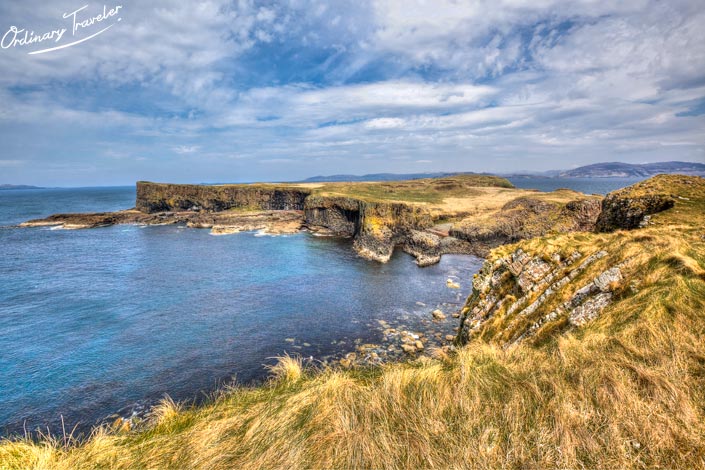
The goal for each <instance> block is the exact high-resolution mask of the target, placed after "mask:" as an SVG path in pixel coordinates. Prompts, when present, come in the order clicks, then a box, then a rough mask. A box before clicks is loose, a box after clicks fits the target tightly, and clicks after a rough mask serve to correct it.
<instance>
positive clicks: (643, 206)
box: [595, 186, 675, 232]
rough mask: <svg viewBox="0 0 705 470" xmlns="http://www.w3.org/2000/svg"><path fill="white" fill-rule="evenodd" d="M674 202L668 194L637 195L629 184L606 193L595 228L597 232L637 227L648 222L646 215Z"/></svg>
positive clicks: (666, 207)
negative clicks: (627, 186)
mask: <svg viewBox="0 0 705 470" xmlns="http://www.w3.org/2000/svg"><path fill="white" fill-rule="evenodd" d="M674 204H675V201H674V200H673V198H672V197H670V196H669V195H666V194H645V195H638V193H636V194H635V190H634V187H632V186H630V187H629V188H624V189H621V190H619V191H614V192H612V193H610V194H608V195H607V197H606V198H605V199H604V200H603V201H602V212H601V213H600V217H599V218H598V219H597V223H596V226H595V228H596V230H597V231H598V232H612V231H614V230H619V229H627V230H630V229H634V228H638V227H639V226H643V225H644V224H645V223H646V222H648V218H647V217H649V216H651V215H652V214H656V213H658V212H662V211H664V210H666V209H670V208H671V207H673V205H674Z"/></svg>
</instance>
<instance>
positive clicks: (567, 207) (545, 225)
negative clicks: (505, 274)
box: [450, 197, 601, 256]
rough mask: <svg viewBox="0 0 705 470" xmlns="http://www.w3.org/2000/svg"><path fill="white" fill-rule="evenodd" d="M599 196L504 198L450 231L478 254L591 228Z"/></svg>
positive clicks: (597, 212) (596, 214)
mask: <svg viewBox="0 0 705 470" xmlns="http://www.w3.org/2000/svg"><path fill="white" fill-rule="evenodd" d="M600 210H601V209H600V199H599V198H585V199H575V200H572V201H569V202H567V203H564V204H559V203H556V202H551V201H545V200H542V199H539V198H533V197H521V198H517V199H515V200H513V201H510V202H508V203H507V204H505V205H504V207H502V209H501V210H500V211H499V212H498V213H496V214H492V215H491V216H489V217H485V218H472V219H468V220H467V221H463V222H461V223H459V224H456V225H455V226H454V227H453V228H452V229H451V230H450V235H451V236H453V237H455V238H457V239H460V240H465V241H467V242H469V243H470V244H471V245H472V246H473V251H474V253H475V254H477V255H478V256H487V254H488V253H489V251H490V250H491V249H492V248H495V247H498V246H501V245H506V244H507V243H514V242H517V241H519V240H525V239H527V238H534V237H539V236H543V235H546V234H547V233H549V232H576V231H591V230H593V229H594V227H595V222H596V221H597V218H598V216H599V214H600Z"/></svg>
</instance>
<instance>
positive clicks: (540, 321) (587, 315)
mask: <svg viewBox="0 0 705 470" xmlns="http://www.w3.org/2000/svg"><path fill="white" fill-rule="evenodd" d="M606 256H607V252H606V251H597V252H594V253H591V254H583V253H580V252H579V251H573V252H572V253H571V254H570V255H568V256H565V257H562V256H561V255H560V254H559V253H554V254H552V255H551V256H550V257H547V256H546V255H545V254H543V253H541V254H540V253H535V254H529V253H526V252H525V251H524V250H523V249H522V248H517V249H516V250H515V251H513V252H512V253H510V254H509V255H506V256H503V257H500V258H498V259H495V260H494V261H492V262H486V263H485V265H484V266H483V267H482V269H481V270H480V273H479V274H478V275H477V276H476V277H475V279H474V281H473V292H472V294H471V296H470V297H469V298H468V300H467V302H466V304H465V306H464V308H463V309H462V311H461V314H462V316H461V324H460V332H459V333H458V340H459V342H461V343H465V342H467V341H469V340H471V339H472V338H475V337H478V336H482V335H483V334H484V333H485V332H488V331H490V330H491V331H502V332H503V334H502V335H501V340H500V342H501V343H502V344H503V345H505V346H510V345H512V344H515V343H517V342H519V341H522V340H525V339H528V338H532V337H534V336H536V335H540V334H541V333H542V332H545V331H553V330H555V329H559V328H565V327H567V326H571V325H572V326H581V325H583V324H584V323H586V322H588V321H590V320H593V319H594V318H596V317H597V316H598V315H599V314H600V312H601V311H602V310H603V309H604V308H605V307H606V306H607V305H609V304H610V302H611V300H612V297H613V295H614V292H615V290H618V289H619V288H621V286H622V281H623V279H624V277H623V273H622V270H623V269H624V264H623V263H622V264H619V265H615V266H609V265H605V263H601V262H600V261H601V260H602V259H603V258H605V257H606ZM563 299H568V300H563Z"/></svg>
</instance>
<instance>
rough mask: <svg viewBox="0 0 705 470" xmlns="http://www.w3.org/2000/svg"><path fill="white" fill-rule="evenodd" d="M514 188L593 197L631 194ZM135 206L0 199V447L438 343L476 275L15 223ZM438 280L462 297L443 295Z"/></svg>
mask: <svg viewBox="0 0 705 470" xmlns="http://www.w3.org/2000/svg"><path fill="white" fill-rule="evenodd" d="M513 182H514V183H515V184H516V185H517V186H520V187H532V188H536V189H542V190H547V189H554V186H556V185H557V186H556V187H571V186H572V187H573V188H574V189H578V190H580V191H584V192H600V193H604V192H607V191H610V190H613V189H616V188H617V187H621V186H625V185H628V184H631V182H625V181H621V180H620V181H615V180H593V181H592V183H590V181H585V180H573V179H569V180H561V181H557V180H551V181H548V180H546V181H544V180H539V179H517V180H514V179H513ZM632 182H633V181H632ZM610 183H611V184H612V186H610ZM619 185H621V186H619ZM606 188H607V189H606ZM134 197H135V194H134V187H115V188H73V189H37V190H4V191H0V246H2V257H1V258H0V279H1V280H2V282H1V283H0V332H1V334H0V390H1V391H2V393H0V436H8V435H16V434H21V433H23V432H24V430H25V429H27V430H34V429H37V428H41V429H43V430H45V431H46V429H47V427H48V429H49V430H50V431H51V432H54V433H60V432H61V422H62V420H63V422H64V426H65V427H66V428H67V429H73V428H74V427H76V429H77V430H78V431H79V432H80V431H87V430H89V429H90V427H91V426H93V425H95V424H96V423H98V422H100V421H101V420H102V419H104V418H105V417H107V416H109V415H112V414H114V413H119V414H120V415H124V416H129V415H130V414H131V413H133V412H134V411H137V410H141V409H144V407H146V406H149V405H150V404H153V403H155V402H156V401H158V400H159V399H161V398H163V397H164V396H165V395H166V394H168V395H169V396H171V397H172V398H173V399H175V400H193V399H196V400H198V399H199V398H203V397H204V396H206V394H207V393H210V392H213V391H215V390H217V389H218V388H219V387H221V386H222V385H224V384H228V383H232V382H233V381H237V382H238V383H241V384H249V383H255V382H258V381H261V380H263V379H265V378H266V375H267V369H266V368H265V366H266V365H271V364H273V363H274V361H275V359H274V358H275V357H277V356H281V355H283V354H286V353H288V354H300V355H302V356H303V357H304V358H307V359H308V360H309V361H310V363H311V364H320V363H321V362H322V361H327V360H329V359H332V358H336V357H340V356H341V355H342V354H345V353H347V352H352V351H355V347H356V345H358V344H361V343H379V342H381V341H382V339H383V338H382V330H383V328H386V326H384V325H388V326H391V327H393V328H397V329H400V330H401V329H406V330H408V331H428V330H429V328H435V329H437V330H438V333H440V334H442V335H445V334H448V333H452V331H453V327H454V326H457V319H454V318H451V316H450V315H448V320H447V321H446V322H443V324H442V325H434V324H432V323H431V321H430V318H431V311H433V310H434V309H436V308H441V309H442V310H443V311H445V312H447V313H451V312H453V311H455V310H457V309H458V308H459V307H460V306H461V305H462V303H463V302H464V300H465V298H466V296H467V295H468V294H469V292H470V289H471V279H472V275H473V274H474V273H475V272H477V271H478V269H479V268H480V266H481V264H482V260H481V259H479V258H476V257H473V256H461V255H447V256H444V257H443V259H442V261H441V262H440V263H439V264H437V265H434V266H431V267H427V268H418V267H417V266H416V265H415V263H414V261H413V258H411V257H410V256H408V255H406V254H404V253H401V252H399V251H397V252H396V253H395V255H394V256H393V257H392V259H391V261H390V262H389V263H387V264H379V263H376V262H372V261H367V260H364V259H361V258H359V257H358V256H356V254H355V253H354V252H353V250H352V247H351V243H350V241H349V240H341V239H332V238H320V237H314V236H312V235H310V234H306V233H301V234H296V235H290V236H279V237H269V236H259V234H256V233H241V234H234V235H228V236H212V235H210V234H209V231H208V230H200V229H188V228H185V227H181V226H174V225H170V226H149V227H141V226H131V225H125V226H113V227H105V228H98V229H92V230H75V231H71V230H52V229H50V228H47V227H43V228H25V229H21V228H17V227H14V225H16V224H18V223H20V222H22V221H24V220H28V219H32V218H38V217H45V216H47V215H50V214H52V213H59V212H89V211H113V210H118V209H124V208H128V207H132V206H134ZM449 278H451V279H453V280H455V281H456V282H458V283H459V284H460V285H461V288H460V289H449V288H448V287H447V286H446V280H447V279H449ZM380 321H381V322H380ZM384 322H386V323H384Z"/></svg>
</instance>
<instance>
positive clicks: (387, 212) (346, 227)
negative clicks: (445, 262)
mask: <svg viewBox="0 0 705 470" xmlns="http://www.w3.org/2000/svg"><path fill="white" fill-rule="evenodd" d="M304 214H305V217H306V223H307V224H308V225H309V226H315V227H324V228H326V229H327V230H329V231H331V232H333V233H334V234H336V235H343V236H351V237H354V238H355V241H354V243H353V247H354V248H355V250H356V251H357V252H358V253H359V254H360V255H361V256H363V257H365V258H368V259H373V260H376V261H381V262H386V261H388V260H389V258H390V257H391V255H392V253H393V251H394V247H395V246H396V245H398V244H401V243H403V242H404V241H405V240H406V239H407V238H408V237H409V235H410V234H411V232H412V231H413V230H417V229H423V228H427V227H430V226H432V225H433V218H432V217H431V214H430V213H429V211H428V210H426V209H424V208H423V207H420V206H413V205H407V204H403V203H386V202H368V201H363V200H360V199H354V198H347V197H335V196H334V197H330V196H315V195H314V196H310V197H308V198H307V199H306V203H305V208H304Z"/></svg>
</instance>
